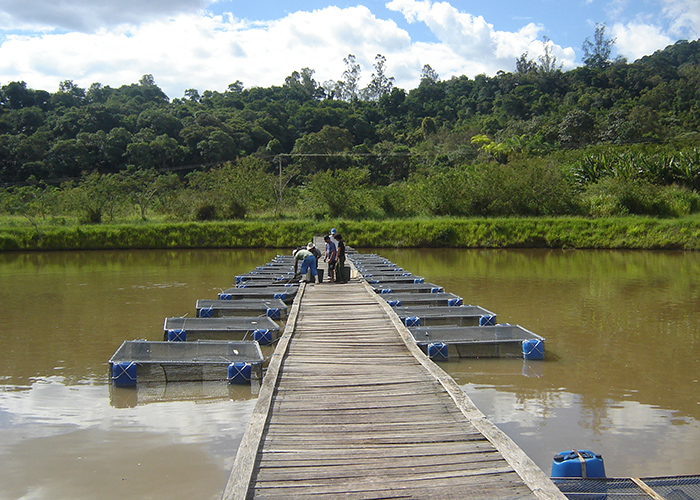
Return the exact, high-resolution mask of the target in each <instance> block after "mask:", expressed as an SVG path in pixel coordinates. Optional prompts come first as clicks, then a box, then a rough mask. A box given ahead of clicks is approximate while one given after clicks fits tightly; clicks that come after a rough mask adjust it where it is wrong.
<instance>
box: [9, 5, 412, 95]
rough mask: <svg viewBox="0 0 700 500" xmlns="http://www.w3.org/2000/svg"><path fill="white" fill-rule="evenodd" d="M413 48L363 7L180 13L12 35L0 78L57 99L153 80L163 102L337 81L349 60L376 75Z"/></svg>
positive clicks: (392, 27) (400, 32)
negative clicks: (64, 86)
mask: <svg viewBox="0 0 700 500" xmlns="http://www.w3.org/2000/svg"><path fill="white" fill-rule="evenodd" d="M409 47H410V38H409V36H408V34H407V33H406V32H405V31H403V30H401V29H399V28H398V27H397V26H396V24H395V23H394V22H393V21H385V20H381V19H377V18H376V17H375V16H374V15H373V14H372V13H371V12H370V11H369V10H368V9H367V8H365V7H355V8H350V9H344V10H341V9H338V8H336V7H329V8H326V9H323V10H319V11H314V12H296V13H294V14H290V15H288V16H287V17H285V18H283V19H280V20H277V21H273V22H270V23H249V22H243V21H240V20H236V19H235V18H233V17H232V16H211V15H201V14H186V15H185V14H183V15H179V16H176V17H173V18H169V19H165V20H161V21H151V22H148V23H144V24H141V25H139V26H136V27H126V26H122V27H119V28H116V29H112V30H100V31H98V32H96V33H94V34H85V33H70V34H45V35H41V36H32V37H29V36H16V35H15V36H10V37H8V38H7V40H6V41H5V43H3V44H2V45H1V46H0V75H3V79H6V80H23V81H26V82H27V84H28V85H29V86H30V87H32V88H44V89H47V90H50V91H55V90H56V89H57V88H58V83H59V82H60V81H62V80H65V79H71V80H74V82H75V83H76V84H78V85H80V86H83V87H87V86H89V85H90V84H91V83H94V82H99V83H102V84H104V85H110V86H119V85H122V84H129V83H135V82H137V81H138V80H139V79H140V77H141V76H142V75H144V74H147V73H149V74H153V75H154V77H155V80H156V83H157V84H158V85H159V86H160V87H161V88H162V89H163V90H164V91H165V92H166V94H168V95H169V96H170V97H180V96H182V95H183V92H184V90H185V89H187V88H197V89H199V90H225V89H226V87H227V86H228V84H229V83H232V82H234V81H236V80H241V81H242V82H243V83H244V85H246V86H270V85H281V84H282V83H283V82H284V78H285V77H286V76H288V75H290V74H291V73H292V72H293V71H295V70H299V69H301V68H303V67H310V68H311V69H314V70H316V72H317V73H316V77H317V79H318V80H319V81H323V80H324V79H339V78H340V76H341V75H342V72H343V70H344V66H343V62H342V61H343V57H345V56H347V55H348V54H349V53H354V54H356V55H357V58H358V62H360V63H361V64H362V66H363V68H366V69H367V70H368V71H366V74H367V75H369V74H370V73H371V68H372V63H373V61H374V57H375V56H376V54H378V53H382V54H385V55H386V56H387V59H388V63H387V66H388V69H389V70H391V67H392V64H393V63H392V62H391V57H390V55H389V54H394V53H401V52H402V51H406V50H408V49H409ZM417 71H420V69H418V70H417ZM0 83H2V82H0Z"/></svg>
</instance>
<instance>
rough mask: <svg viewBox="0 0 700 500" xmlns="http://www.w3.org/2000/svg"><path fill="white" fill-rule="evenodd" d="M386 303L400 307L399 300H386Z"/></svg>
mask: <svg viewBox="0 0 700 500" xmlns="http://www.w3.org/2000/svg"><path fill="white" fill-rule="evenodd" d="M386 303H387V304H389V305H390V306H391V307H401V301H400V300H387V301H386Z"/></svg>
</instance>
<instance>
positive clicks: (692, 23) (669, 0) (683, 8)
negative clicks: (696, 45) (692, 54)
mask: <svg viewBox="0 0 700 500" xmlns="http://www.w3.org/2000/svg"><path fill="white" fill-rule="evenodd" d="M662 4H663V5H664V8H663V13H664V15H666V16H667V17H668V18H670V20H671V28H670V29H671V33H672V34H673V35H674V36H675V37H680V38H687V39H695V38H698V37H699V36H700V2H698V1H697V0H662Z"/></svg>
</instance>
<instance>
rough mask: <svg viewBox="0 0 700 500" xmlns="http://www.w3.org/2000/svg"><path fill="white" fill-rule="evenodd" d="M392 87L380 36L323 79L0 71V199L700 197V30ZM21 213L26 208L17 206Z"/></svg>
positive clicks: (247, 207) (82, 202)
mask: <svg viewBox="0 0 700 500" xmlns="http://www.w3.org/2000/svg"><path fill="white" fill-rule="evenodd" d="M613 42H614V41H613V40H608V39H606V38H605V34H604V27H597V28H596V37H595V39H594V41H593V42H590V41H588V40H587V43H588V44H589V45H588V47H587V46H586V45H585V44H584V52H585V53H586V56H587V57H586V58H585V64H584V65H583V66H581V67H578V68H576V69H573V70H570V71H562V69H561V65H559V64H558V63H557V61H556V57H554V56H553V55H552V53H551V51H549V50H547V51H546V52H545V55H544V56H540V57H538V58H536V59H531V58H529V57H528V54H527V53H525V54H523V55H522V56H521V57H520V58H519V59H518V60H517V62H516V70H515V71H514V72H499V73H498V74H497V75H495V76H493V77H490V76H485V75H478V76H476V77H475V78H468V77H466V76H460V77H453V78H450V79H444V80H443V79H441V78H440V76H439V75H438V74H437V73H436V72H435V71H434V70H433V69H432V68H431V67H430V66H429V65H425V66H424V68H423V72H422V77H421V81H420V84H419V85H418V86H417V87H416V88H413V89H410V90H404V89H401V88H398V87H396V86H395V85H394V79H393V78H392V77H391V76H389V75H387V72H386V59H385V58H384V57H383V56H382V55H380V54H378V55H377V57H376V59H375V64H374V67H373V68H372V73H371V78H370V79H369V83H368V84H367V86H366V87H362V88H361V87H360V86H359V82H360V81H361V73H362V68H360V66H359V64H357V63H356V60H355V56H353V55H352V54H349V55H348V56H347V58H345V59H344V62H345V67H346V70H345V72H344V73H343V74H342V75H341V77H340V79H339V80H338V81H330V82H321V83H319V82H317V81H316V80H315V79H314V73H315V71H314V70H313V69H310V68H303V69H300V70H299V71H298V72H294V73H293V74H291V75H290V76H288V77H287V78H286V79H285V81H284V83H283V84H282V85H280V86H272V87H269V88H261V87H251V88H246V87H245V86H244V84H243V83H242V82H240V81H237V80H235V75H234V76H233V77H232V80H234V83H231V84H230V85H229V86H228V88H227V90H226V91H223V92H219V91H210V90H205V91H202V92H201V93H200V91H198V90H196V89H189V90H187V91H185V93H184V96H183V97H180V98H170V97H169V96H167V95H165V94H164V92H163V91H162V90H161V89H160V88H159V87H158V85H157V84H156V82H155V79H154V77H153V76H152V75H144V76H143V77H142V78H141V79H140V81H139V82H138V83H133V84H130V85H123V86H121V87H119V88H111V87H109V86H105V85H102V84H100V83H94V84H92V85H90V87H89V88H87V89H84V88H80V87H79V86H77V85H75V84H74V83H73V82H72V81H64V82H62V83H61V84H60V86H59V89H58V90H57V91H56V92H54V93H50V92H47V91H43V90H33V89H31V88H28V87H27V85H26V83H25V82H9V83H6V84H4V85H2V86H1V87H0V187H1V189H0V212H1V213H2V214H4V216H5V217H6V218H7V217H9V218H12V217H15V218H16V219H17V220H24V221H25V223H31V224H32V225H35V226H37V225H39V224H42V223H44V222H46V221H48V222H50V223H52V224H73V223H79V224H97V223H101V222H110V221H123V220H137V221H138V220H161V221H162V220H171V221H213V220H230V219H279V218H302V217H311V218H315V219H327V218H339V217H340V218H347V219H354V220H366V219H376V220H381V219H385V218H412V217H436V216H448V217H484V216H486V217H513V216H527V217H529V216H585V217H608V216H621V215H631V214H640V215H651V216H660V217H680V216H685V215H689V214H694V213H697V212H698V211H700V149H698V147H699V143H700V41H697V40H696V41H679V42H677V43H675V44H674V45H671V46H669V47H667V48H666V49H664V50H660V51H658V52H656V53H654V54H653V55H650V56H646V57H643V58H641V59H639V60H637V61H634V62H631V63H630V62H627V61H625V60H622V59H615V60H612V59H611V58H610V46H611V44H612V43H613ZM27 221H28V222H27Z"/></svg>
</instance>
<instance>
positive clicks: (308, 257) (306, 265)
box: [292, 248, 318, 283]
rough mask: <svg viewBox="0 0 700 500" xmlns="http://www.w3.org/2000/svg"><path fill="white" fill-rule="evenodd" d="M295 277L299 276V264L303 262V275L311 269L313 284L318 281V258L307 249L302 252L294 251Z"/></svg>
mask: <svg viewBox="0 0 700 500" xmlns="http://www.w3.org/2000/svg"><path fill="white" fill-rule="evenodd" d="M292 255H294V275H296V274H297V272H298V270H299V262H301V270H300V271H301V274H302V276H303V275H305V274H306V273H307V272H308V271H309V269H311V275H312V276H313V278H312V279H311V283H313V282H315V281H317V280H318V270H317V269H316V256H315V255H314V254H313V253H311V252H309V251H308V250H307V249H305V248H302V249H301V250H294V252H293V254H292Z"/></svg>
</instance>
